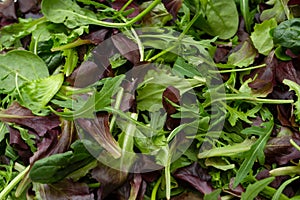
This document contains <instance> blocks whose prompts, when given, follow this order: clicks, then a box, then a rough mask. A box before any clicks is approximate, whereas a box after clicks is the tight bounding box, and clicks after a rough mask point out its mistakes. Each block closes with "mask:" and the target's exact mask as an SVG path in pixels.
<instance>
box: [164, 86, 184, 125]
mask: <svg viewBox="0 0 300 200" xmlns="http://www.w3.org/2000/svg"><path fill="white" fill-rule="evenodd" d="M171 102H172V103H174V104H177V105H179V104H180V92H179V90H178V89H177V88H175V87H173V86H169V87H167V88H166V89H165V91H164V92H163V97H162V104H163V107H164V109H165V110H166V112H167V120H166V128H167V129H168V130H173V129H174V128H176V127H177V126H179V124H180V119H176V118H172V117H171V115H172V114H175V113H176V112H177V110H176V108H175V107H174V106H173V105H172V104H171Z"/></svg>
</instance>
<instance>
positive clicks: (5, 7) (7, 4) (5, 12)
mask: <svg viewBox="0 0 300 200" xmlns="http://www.w3.org/2000/svg"><path fill="white" fill-rule="evenodd" d="M0 18H5V19H17V15H16V11H15V2H14V0H6V1H4V2H0Z"/></svg>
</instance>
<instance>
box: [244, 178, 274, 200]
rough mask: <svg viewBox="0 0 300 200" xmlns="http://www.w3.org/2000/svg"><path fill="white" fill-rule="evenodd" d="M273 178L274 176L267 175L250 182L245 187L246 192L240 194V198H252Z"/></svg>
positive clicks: (248, 199) (246, 199)
mask: <svg viewBox="0 0 300 200" xmlns="http://www.w3.org/2000/svg"><path fill="white" fill-rule="evenodd" d="M274 180H275V177H269V178H265V179H262V180H259V181H257V182H255V183H253V184H251V185H250V186H248V187H247V190H246V192H245V193H243V194H242V197H241V200H253V199H254V198H255V197H257V195H258V194H259V193H260V192H261V191H262V190H263V189H264V188H265V187H266V186H267V185H269V184H270V183H271V182H272V181H274Z"/></svg>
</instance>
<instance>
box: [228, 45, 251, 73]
mask: <svg viewBox="0 0 300 200" xmlns="http://www.w3.org/2000/svg"><path fill="white" fill-rule="evenodd" d="M241 45H242V46H241V48H240V49H239V50H238V51H236V52H234V53H232V54H230V55H229V57H228V62H227V64H229V65H234V66H238V67H247V66H249V65H251V64H252V63H253V62H254V59H255V57H256V54H257V52H256V49H255V48H254V47H253V45H252V44H251V42H250V41H248V40H245V41H244V42H243V43H242V44H241Z"/></svg>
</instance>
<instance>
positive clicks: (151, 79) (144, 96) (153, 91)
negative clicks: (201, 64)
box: [137, 70, 205, 111]
mask: <svg viewBox="0 0 300 200" xmlns="http://www.w3.org/2000/svg"><path fill="white" fill-rule="evenodd" d="M204 84H205V78H202V79H184V78H180V77H177V76H173V75H172V74H169V73H168V72H167V71H166V70H158V71H155V70H149V71H148V73H147V74H146V76H145V78H144V82H142V83H140V84H139V86H138V89H137V93H138V96H137V106H138V109H139V110H151V111H154V110H153V109H155V110H158V109H159V108H162V94H163V92H164V90H165V89H166V88H167V87H169V86H170V85H172V86H173V87H175V88H177V89H178V90H179V91H180V95H182V94H184V93H185V92H187V91H189V90H191V89H193V88H194V87H198V86H201V85H204ZM155 104H156V105H160V106H159V107H157V106H156V107H155V108H154V107H153V105H155ZM151 107H152V108H151Z"/></svg>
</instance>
